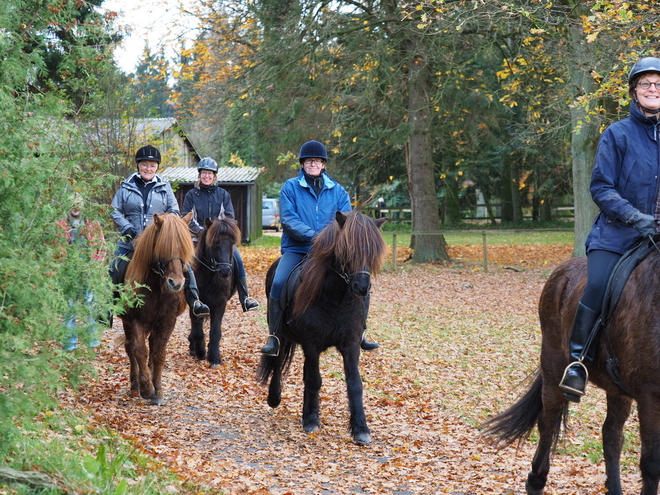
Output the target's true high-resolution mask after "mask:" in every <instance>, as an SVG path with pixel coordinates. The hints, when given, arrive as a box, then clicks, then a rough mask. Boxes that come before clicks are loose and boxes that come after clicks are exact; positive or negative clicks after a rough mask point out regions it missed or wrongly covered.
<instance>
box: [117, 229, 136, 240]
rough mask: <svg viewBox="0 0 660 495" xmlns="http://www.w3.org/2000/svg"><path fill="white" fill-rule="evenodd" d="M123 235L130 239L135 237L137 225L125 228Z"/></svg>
mask: <svg viewBox="0 0 660 495" xmlns="http://www.w3.org/2000/svg"><path fill="white" fill-rule="evenodd" d="M121 235H122V237H126V238H128V240H129V241H130V240H131V239H135V236H136V235H137V230H135V227H132V226H131V227H129V228H127V229H126V230H124V231H123V232H122V233H121Z"/></svg>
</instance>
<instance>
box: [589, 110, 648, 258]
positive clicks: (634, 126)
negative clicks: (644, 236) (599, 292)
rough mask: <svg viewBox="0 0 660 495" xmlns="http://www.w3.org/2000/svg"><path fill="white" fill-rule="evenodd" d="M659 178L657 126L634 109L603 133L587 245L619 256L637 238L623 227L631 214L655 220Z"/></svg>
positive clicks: (593, 176) (597, 158)
mask: <svg viewBox="0 0 660 495" xmlns="http://www.w3.org/2000/svg"><path fill="white" fill-rule="evenodd" d="M659 175H660V140H659V139H658V122H657V121H656V120H655V119H650V118H648V117H646V116H645V115H644V114H643V113H642V112H641V111H640V110H639V109H638V108H637V106H636V105H635V104H631V105H630V116H629V117H627V118H625V119H623V120H621V121H619V122H615V123H613V124H612V125H610V126H609V127H608V128H607V129H605V131H604V132H603V134H602V136H601V138H600V141H599V143H598V148H597V150H596V159H595V162H594V169H593V172H592V175H591V187H590V189H591V197H592V198H593V200H594V202H595V203H596V205H598V207H599V208H600V212H599V213H598V215H597V216H596V218H595V220H594V223H593V226H592V228H591V231H590V232H589V235H588V236H587V239H586V241H585V245H586V247H587V252H589V251H591V250H594V249H602V250H606V251H612V252H615V253H619V254H623V253H625V252H626V251H628V249H630V248H631V247H632V246H633V244H635V242H636V241H637V240H638V239H639V237H640V234H639V232H637V230H635V229H634V228H633V227H631V226H629V225H628V224H627V223H626V222H627V221H628V220H629V219H630V217H631V215H632V214H633V213H634V212H635V210H639V211H640V212H642V213H646V214H648V215H655V209H656V202H657V199H658V176H659Z"/></svg>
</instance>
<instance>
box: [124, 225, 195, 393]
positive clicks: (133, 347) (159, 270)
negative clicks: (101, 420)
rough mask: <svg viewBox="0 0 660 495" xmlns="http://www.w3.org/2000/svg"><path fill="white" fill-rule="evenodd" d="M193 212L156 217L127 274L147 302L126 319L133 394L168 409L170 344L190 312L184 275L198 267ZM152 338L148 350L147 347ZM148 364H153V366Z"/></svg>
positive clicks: (139, 241) (130, 310) (140, 240)
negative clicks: (165, 379) (164, 382)
mask: <svg viewBox="0 0 660 495" xmlns="http://www.w3.org/2000/svg"><path fill="white" fill-rule="evenodd" d="M191 218H192V213H189V214H188V215H186V216H185V217H183V218H180V217H179V216H178V215H176V214H173V213H166V214H164V215H154V222H153V223H152V224H151V225H150V226H149V227H147V228H146V229H144V232H142V234H141V235H140V236H139V237H138V238H137V239H136V240H135V253H134V254H133V258H132V259H131V262H130V264H129V265H128V269H127V271H126V282H125V283H126V284H127V285H131V286H132V287H133V288H134V291H135V293H136V294H137V295H139V296H141V298H142V301H141V304H140V305H139V307H133V308H127V309H126V312H125V313H124V314H123V315H121V319H122V322H123V323H124V335H125V337H126V341H125V348H126V354H128V359H129V361H130V365H131V390H130V395H131V396H133V397H138V396H139V395H141V396H142V397H143V398H145V399H151V404H152V405H162V404H163V390H162V387H161V375H162V372H163V366H164V365H165V354H166V351H167V342H168V340H169V339H170V336H171V335H172V331H173V330H174V324H175V323H176V319H177V317H178V316H179V315H180V314H181V313H183V312H184V311H185V309H186V306H187V305H186V299H185V295H184V291H183V288H184V285H185V278H184V270H185V269H186V267H187V266H188V265H189V264H190V263H191V262H192V258H193V253H194V247H193V243H192V239H191V238H190V231H189V230H188V224H189V223H190V219H191ZM147 339H148V346H147ZM147 360H148V364H147Z"/></svg>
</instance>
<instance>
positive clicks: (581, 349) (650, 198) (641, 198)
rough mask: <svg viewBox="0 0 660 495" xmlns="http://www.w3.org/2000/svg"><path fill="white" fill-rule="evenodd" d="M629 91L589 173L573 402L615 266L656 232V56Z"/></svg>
mask: <svg viewBox="0 0 660 495" xmlns="http://www.w3.org/2000/svg"><path fill="white" fill-rule="evenodd" d="M628 94H629V96H630V98H631V99H632V104H631V105H630V116H629V117H627V118H625V119H623V120H621V121H619V122H615V123H613V124H612V125H610V126H609V127H608V128H607V129H605V131H604V132H603V134H602V136H601V137H600V141H599V143H598V148H597V150H596V158H595V162H594V168H593V172H592V176H591V186H590V189H591V197H592V198H593V200H594V202H595V203H596V205H598V207H599V208H600V212H599V213H598V216H597V217H596V219H595V221H594V223H593V227H592V228H591V231H590V232H589V235H588V236H587V239H586V241H585V244H586V248H587V285H586V287H585V289H584V293H583V295H582V298H581V299H580V303H579V304H578V308H577V311H576V313H575V320H574V322H573V329H572V331H571V339H570V343H569V348H570V364H569V365H568V367H567V368H566V370H565V371H564V376H563V378H562V380H561V382H560V384H559V387H560V388H561V389H562V390H563V391H564V395H565V396H566V398H567V399H568V400H570V401H573V402H579V401H580V397H582V396H583V395H584V394H585V392H586V387H587V377H588V373H587V366H589V365H590V364H591V363H592V362H593V360H594V357H595V353H596V349H597V348H598V345H597V342H596V339H597V336H598V335H597V332H598V329H599V326H600V325H599V323H598V319H599V316H600V312H601V307H602V305H603V300H604V297H605V289H606V288H607V283H608V280H609V278H610V275H611V274H612V271H613V269H614V265H616V263H617V261H619V259H620V258H621V256H622V255H623V254H624V253H625V252H626V251H628V250H629V249H630V248H631V247H632V246H633V245H634V244H635V243H636V242H637V241H638V240H640V238H642V237H648V236H651V235H654V234H656V233H657V232H658V230H657V227H658V218H660V194H659V189H658V153H659V152H660V144H659V141H658V125H659V123H660V122H659V121H658V112H660V59H658V58H655V57H646V58H643V59H641V60H639V61H638V62H637V63H636V64H635V65H634V66H633V67H632V69H631V70H630V73H629V74H628ZM592 332H593V333H594V336H593V337H592V341H591V343H590V344H589V337H590V334H591V333H592Z"/></svg>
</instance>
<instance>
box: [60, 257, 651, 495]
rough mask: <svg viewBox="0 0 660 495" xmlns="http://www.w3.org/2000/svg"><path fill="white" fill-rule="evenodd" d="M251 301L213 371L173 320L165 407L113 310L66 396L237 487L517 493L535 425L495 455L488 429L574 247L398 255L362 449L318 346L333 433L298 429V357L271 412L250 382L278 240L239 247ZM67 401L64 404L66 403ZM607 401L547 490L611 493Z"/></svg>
mask: <svg viewBox="0 0 660 495" xmlns="http://www.w3.org/2000/svg"><path fill="white" fill-rule="evenodd" d="M241 252H242V254H243V258H244V260H245V264H246V268H247V271H248V275H249V282H250V289H251V291H252V294H253V295H254V296H255V297H256V298H257V299H258V300H259V301H260V302H261V304H262V305H261V307H260V308H259V310H257V311H252V312H249V313H243V312H242V311H241V310H240V307H239V305H238V302H237V300H236V298H233V299H232V300H231V301H230V303H229V306H228V310H227V313H226V315H225V319H224V324H223V329H224V335H223V340H222V345H221V348H222V356H223V365H222V366H220V367H219V368H217V369H210V368H208V366H207V363H206V362H201V361H198V360H197V359H195V358H193V357H191V356H189V355H188V342H187V334H188V330H189V320H188V317H187V315H183V316H182V317H180V318H179V320H178V322H177V326H176V329H175V332H174V335H173V337H172V339H171V341H170V344H169V347H168V357H167V363H166V367H165V371H164V374H163V388H164V393H165V399H166V403H165V405H164V406H163V407H156V406H149V405H148V402H147V401H144V400H142V399H135V398H129V397H128V396H127V391H128V371H129V366H128V359H127V357H126V354H125V352H124V349H123V346H117V345H116V343H115V342H116V340H117V337H119V336H121V335H122V334H123V332H122V328H121V321H119V320H118V319H117V318H115V325H114V327H113V328H112V329H109V330H106V332H105V335H104V339H103V344H102V346H101V347H100V348H99V352H98V356H97V358H98V359H97V362H96V368H97V371H98V377H97V379H96V380H95V381H93V382H91V383H89V384H87V385H86V386H85V387H84V388H83V389H82V390H81V391H80V392H79V393H77V394H75V395H71V396H70V397H69V398H68V403H69V405H70V407H74V408H75V407H83V408H86V409H88V410H89V411H91V412H92V414H93V417H94V418H95V420H96V421H98V422H99V423H100V424H104V425H108V426H109V427H111V428H113V429H115V430H117V431H118V432H120V433H121V434H122V435H124V436H126V437H128V438H131V439H133V440H134V441H135V442H136V444H137V445H138V446H139V447H140V448H141V449H142V450H144V451H145V452H147V453H150V454H151V455H153V456H154V457H156V458H158V459H160V460H162V461H163V462H164V463H165V464H167V465H168V466H170V467H172V468H173V469H175V470H176V471H177V472H178V473H179V474H180V475H181V476H182V477H187V478H191V479H196V480H201V481H203V482H205V483H206V484H207V485H208V486H210V487H212V488H211V489H210V491H209V492H207V493H227V494H266V493H268V494H276V495H282V494H294V495H308V494H309V495H318V494H343V493H358V494H360V493H361V494H376V493H377V494H385V493H387V494H397V495H408V494H451V495H468V494H475V495H480V494H500V495H510V494H522V493H524V484H525V479H526V476H527V472H528V471H529V468H530V463H531V459H532V456H533V454H534V449H535V444H534V442H533V440H534V439H535V434H533V435H532V438H531V440H530V441H526V442H523V443H522V444H521V445H519V446H517V447H516V446H512V447H508V448H505V449H503V450H496V449H495V448H494V447H493V446H491V445H490V444H489V443H488V442H487V441H486V439H485V438H484V436H483V434H482V428H481V427H480V425H481V424H482V423H483V422H484V421H486V420H487V419H488V418H490V417H492V416H494V415H495V414H497V413H498V412H501V411H503V410H504V409H506V408H507V407H508V406H510V405H511V404H512V403H513V402H514V401H515V400H516V398H517V397H518V396H519V395H520V394H522V393H523V392H524V391H525V390H526V387H527V384H528V379H529V376H530V375H532V374H533V373H534V370H535V369H536V366H537V364H538V358H539V350H540V330H539V325H538V316H537V302H538V299H539V295H540V293H541V289H542V287H543V284H544V283H545V280H546V279H547V277H548V275H549V274H550V272H551V271H552V269H553V268H555V267H556V266H557V265H558V264H560V263H561V262H562V261H565V260H567V259H568V258H569V257H570V253H571V247H570V246H565V245H542V244H530V245H518V246H491V247H489V271H488V272H487V273H486V272H484V271H483V268H482V267H481V256H482V254H481V246H464V247H460V248H458V247H457V248H452V247H450V248H449V252H450V255H451V256H452V259H453V260H452V262H449V263H444V264H426V265H417V266H412V265H409V264H407V263H404V262H403V260H404V259H405V258H406V256H407V253H406V250H405V249H400V250H399V252H398V255H399V257H400V260H399V262H398V266H397V268H396V269H391V268H387V267H386V268H385V270H384V271H383V273H381V274H380V275H379V276H378V277H377V278H376V279H375V280H374V283H373V293H372V299H371V312H370V315H369V321H368V327H369V329H370V331H369V333H368V337H369V338H370V339H372V340H375V341H377V342H378V343H379V344H380V346H381V347H380V349H378V350H376V351H374V352H371V353H363V355H362V358H361V361H360V371H361V375H362V379H363V384H364V404H365V411H366V415H367V420H368V423H369V427H370V428H371V433H372V440H373V442H372V443H371V444H370V445H368V446H358V445H356V444H355V443H353V442H352V441H351V438H350V434H349V433H348V431H347V425H348V411H347V399H346V388H345V384H344V381H343V368H342V364H341V357H340V355H339V354H338V353H337V352H336V351H334V350H330V351H328V352H327V353H325V354H324V355H323V356H322V359H321V367H322V376H323V386H322V389H321V421H322V424H323V428H322V429H321V430H320V431H319V432H316V433H313V434H306V433H304V432H303V430H302V425H301V420H300V415H301V408H302V392H303V389H302V367H301V363H302V353H301V352H298V353H297V356H296V358H295V359H294V363H293V366H292V368H291V371H290V373H289V375H288V377H287V378H286V379H285V381H284V389H283V394H282V404H281V405H280V407H278V408H276V409H271V408H269V407H268V405H267V404H266V395H267V390H266V388H265V387H263V386H261V385H259V384H258V383H257V381H256V379H255V376H256V369H257V366H258V364H259V358H260V353H259V349H260V348H261V346H262V345H263V344H264V343H265V338H266V335H267V330H266V328H267V326H266V319H265V313H266V306H265V294H264V288H263V280H264V278H265V272H266V269H267V267H268V265H269V264H270V263H271V262H272V260H274V259H275V258H276V257H277V255H278V250H276V249H272V250H264V249H256V248H249V247H246V248H242V250H241ZM66 400H67V399H65V401H66ZM604 402H605V401H604V395H603V394H602V392H601V391H599V390H597V389H595V388H590V389H589V392H588V395H587V396H586V397H585V398H584V399H583V400H582V402H581V403H580V404H579V405H577V406H576V405H573V406H571V417H570V420H569V426H570V429H569V430H568V431H567V432H566V433H565V435H564V437H563V438H562V440H561V441H560V445H559V451H558V453H557V454H556V455H555V457H554V458H553V461H552V469H551V471H550V475H549V480H548V485H547V488H546V492H545V493H546V494H589V495H592V494H595V493H605V489H604V486H603V483H604V480H605V468H604V463H603V460H602V452H601V447H600V426H601V423H602V421H603V419H604V409H605V403H604ZM636 423H637V420H636V414H633V415H632V416H631V419H630V420H629V424H628V425H627V426H626V436H627V442H626V447H625V449H624V455H623V458H622V481H623V484H624V487H625V490H626V491H625V493H627V494H632V493H639V490H640V482H639V474H638V470H637V463H638V455H639V444H638V442H637V440H636V438H637V433H636V428H637V424H636Z"/></svg>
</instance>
